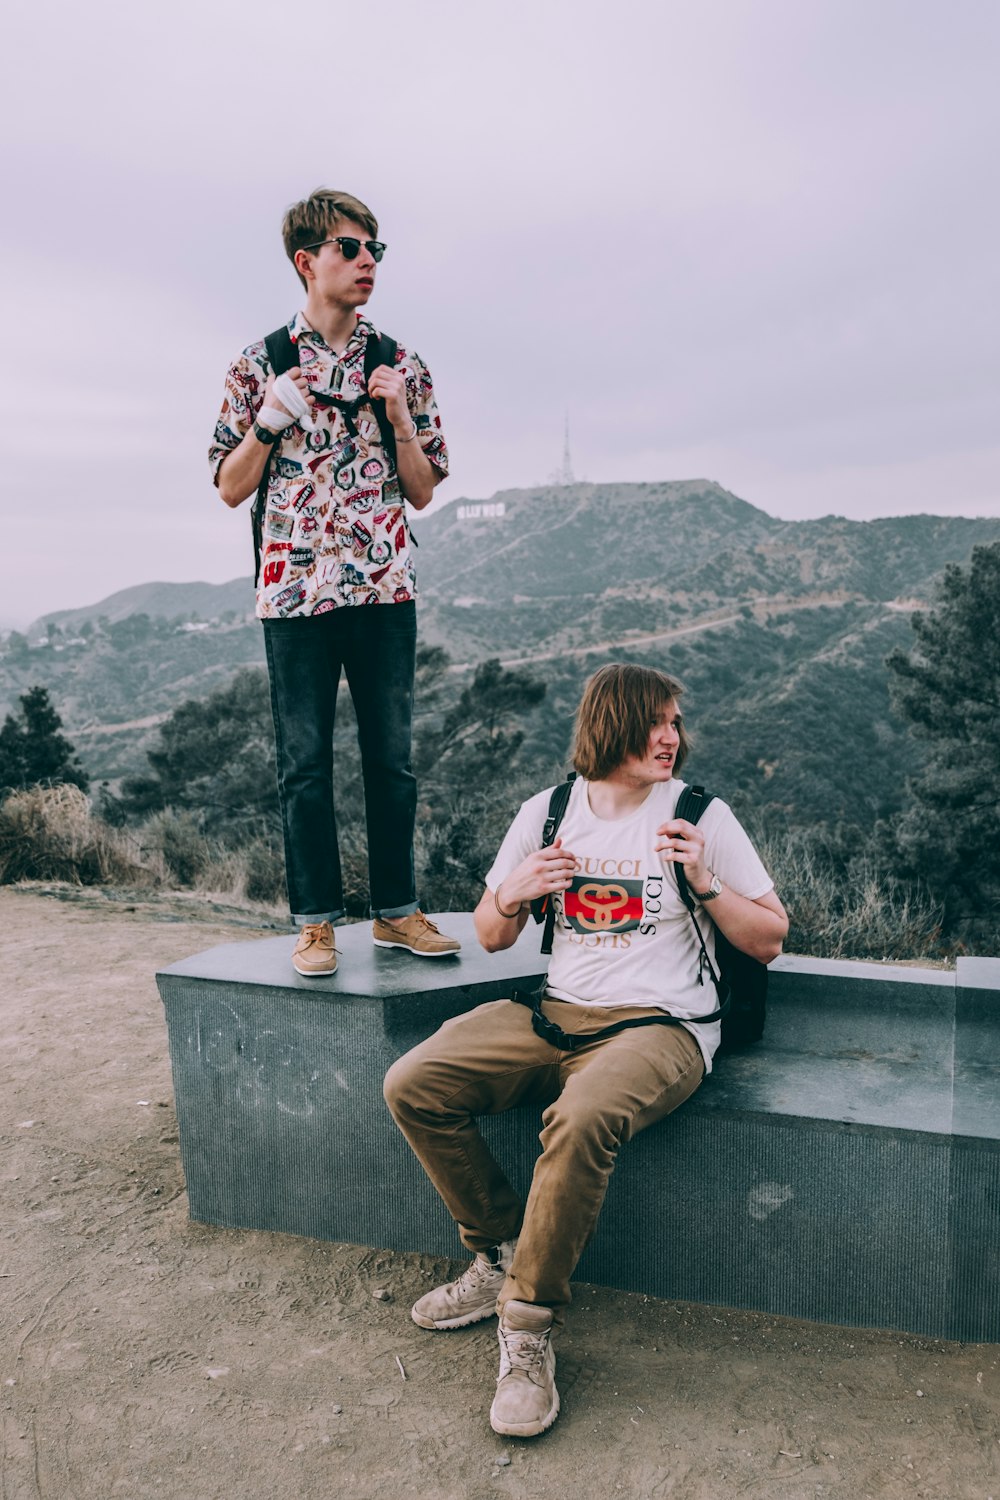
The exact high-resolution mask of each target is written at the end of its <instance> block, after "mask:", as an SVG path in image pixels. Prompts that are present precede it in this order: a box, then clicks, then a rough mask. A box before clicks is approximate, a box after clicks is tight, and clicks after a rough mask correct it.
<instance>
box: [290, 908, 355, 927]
mask: <svg viewBox="0 0 1000 1500" xmlns="http://www.w3.org/2000/svg"><path fill="white" fill-rule="evenodd" d="M343 915H344V908H343V907H342V906H341V907H338V909H337V910H336V911H321V912H316V913H315V915H313V916H308V917H307V916H303V915H302V913H301V912H298V911H293V912H292V921H293V922H294V923H295V925H296V927H318V926H319V924H320V922H330V923H331V924H332V923H334V922H339V921H340V919H341V917H342V916H343Z"/></svg>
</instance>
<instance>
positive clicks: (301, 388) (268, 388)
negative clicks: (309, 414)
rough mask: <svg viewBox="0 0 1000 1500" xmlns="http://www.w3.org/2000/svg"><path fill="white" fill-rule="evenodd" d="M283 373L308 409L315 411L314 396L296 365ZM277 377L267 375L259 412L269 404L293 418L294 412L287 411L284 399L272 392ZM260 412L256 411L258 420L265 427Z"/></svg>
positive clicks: (264, 421)
mask: <svg viewBox="0 0 1000 1500" xmlns="http://www.w3.org/2000/svg"><path fill="white" fill-rule="evenodd" d="M285 374H286V375H287V376H288V378H289V380H290V381H291V382H292V384H293V385H294V386H295V389H296V390H297V391H298V393H299V395H300V396H301V397H302V399H303V401H304V402H305V403H306V405H307V406H308V407H309V410H310V411H315V410H316V401H315V398H314V397H313V395H312V393H311V392H310V390H309V382H308V380H307V379H306V377H305V376H304V375H303V373H302V371H301V370H300V369H299V367H298V365H296V366H295V368H294V369H293V370H286V371H285ZM277 379H278V377H277V375H273V374H272V375H269V376H268V380H267V384H266V385H265V387H264V399H263V401H262V402H261V405H260V413H262V412H263V411H264V409H265V408H266V407H268V406H269V407H271V408H272V410H274V411H280V412H282V413H284V415H285V416H286V417H290V418H292V419H293V420H294V417H295V414H294V412H291V411H289V409H288V407H287V406H286V405H285V403H284V401H281V400H279V398H278V397H277V396H276V395H275V394H274V383H275V381H276V380H277ZM260 413H258V421H262V422H263V425H264V426H265V427H266V426H267V422H266V420H264V419H263V418H262V417H261V415H260Z"/></svg>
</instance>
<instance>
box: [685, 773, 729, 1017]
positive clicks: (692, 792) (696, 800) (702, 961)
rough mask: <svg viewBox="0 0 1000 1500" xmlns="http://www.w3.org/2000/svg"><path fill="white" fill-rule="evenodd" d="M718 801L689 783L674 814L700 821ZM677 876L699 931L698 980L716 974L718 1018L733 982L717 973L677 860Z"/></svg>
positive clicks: (702, 789)
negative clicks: (705, 812) (705, 974)
mask: <svg viewBox="0 0 1000 1500" xmlns="http://www.w3.org/2000/svg"><path fill="white" fill-rule="evenodd" d="M714 801H715V793H714V792H706V790H705V788H704V787H703V786H686V787H685V788H684V790H683V791H682V792H681V794H680V796H679V797H678V799H677V806H676V807H675V808H674V817H675V818H683V819H684V820H685V821H686V822H688V823H697V822H698V821H699V819H700V818H701V815H702V813H703V812H704V811H705V809H706V807H707V806H708V804H709V803H710V802H714ZM674 877H675V879H676V881H677V893H678V895H679V896H680V898H681V900H682V901H683V902H684V905H685V906H686V907H687V909H688V914H689V915H690V917H691V921H692V922H693V923H694V930H695V932H696V933H697V935H698V946H699V948H700V949H701V956H700V957H699V959H698V983H699V984H703V983H704V978H703V976H704V973H705V970H706V969H707V970H708V972H709V974H710V975H711V977H712V983H713V984H714V985H715V989H716V993H717V994H718V996H719V1010H718V1012H717V1014H716V1015H715V1016H712V1017H709V1018H706V1019H711V1020H717V1019H719V1018H721V1017H722V1016H724V1015H725V1014H726V1013H727V1011H728V1010H729V986H728V984H726V982H725V980H724V979H723V977H722V972H721V970H720V971H719V972H718V973H716V971H715V969H714V968H713V967H712V960H711V959H710V958H709V956H708V949H707V947H706V946H705V935H704V933H703V932H702V930H701V927H700V926H699V924H698V918H697V917H696V916H695V914H694V908H695V899H694V895H693V894H692V891H691V888H690V886H689V885H688V878H687V875H686V874H685V871H684V866H683V865H679V864H677V863H676V862H675V863H674Z"/></svg>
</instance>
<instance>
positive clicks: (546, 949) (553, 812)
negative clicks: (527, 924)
mask: <svg viewBox="0 0 1000 1500" xmlns="http://www.w3.org/2000/svg"><path fill="white" fill-rule="evenodd" d="M575 780H576V772H575V771H570V773H569V775H568V776H567V777H566V780H565V781H561V782H560V783H559V785H558V786H554V787H553V788H552V795H551V797H550V798H549V811H548V816H547V817H546V819H545V823H544V826H543V828H542V844H541V847H542V848H543V849H548V847H549V845H550V844H551V843H552V841H553V840H554V839H555V836H556V834H557V833H558V832H559V825H560V823H561V822H562V820H563V818H564V817H565V816H566V809H567V807H568V806H569V799H570V793H571V792H572V790H573V783H574V781H575ZM531 915H532V916H533V917H534V919H535V921H536V922H544V923H545V930H544V932H543V933H542V952H543V953H551V952H552V934H553V931H554V930H555V925H556V908H555V902H554V901H553V900H552V897H551V895H548V896H536V897H535V899H534V901H532V903H531Z"/></svg>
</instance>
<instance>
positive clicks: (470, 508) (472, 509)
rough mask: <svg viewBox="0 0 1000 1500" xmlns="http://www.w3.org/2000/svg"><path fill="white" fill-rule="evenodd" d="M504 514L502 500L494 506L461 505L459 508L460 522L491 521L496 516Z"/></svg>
mask: <svg viewBox="0 0 1000 1500" xmlns="http://www.w3.org/2000/svg"><path fill="white" fill-rule="evenodd" d="M503 513H504V503H503V501H502V500H497V501H495V502H494V503H493V504H492V505H460V506H459V507H458V519H459V520H460V521H489V520H491V519H492V518H493V517H494V516H502V515H503Z"/></svg>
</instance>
